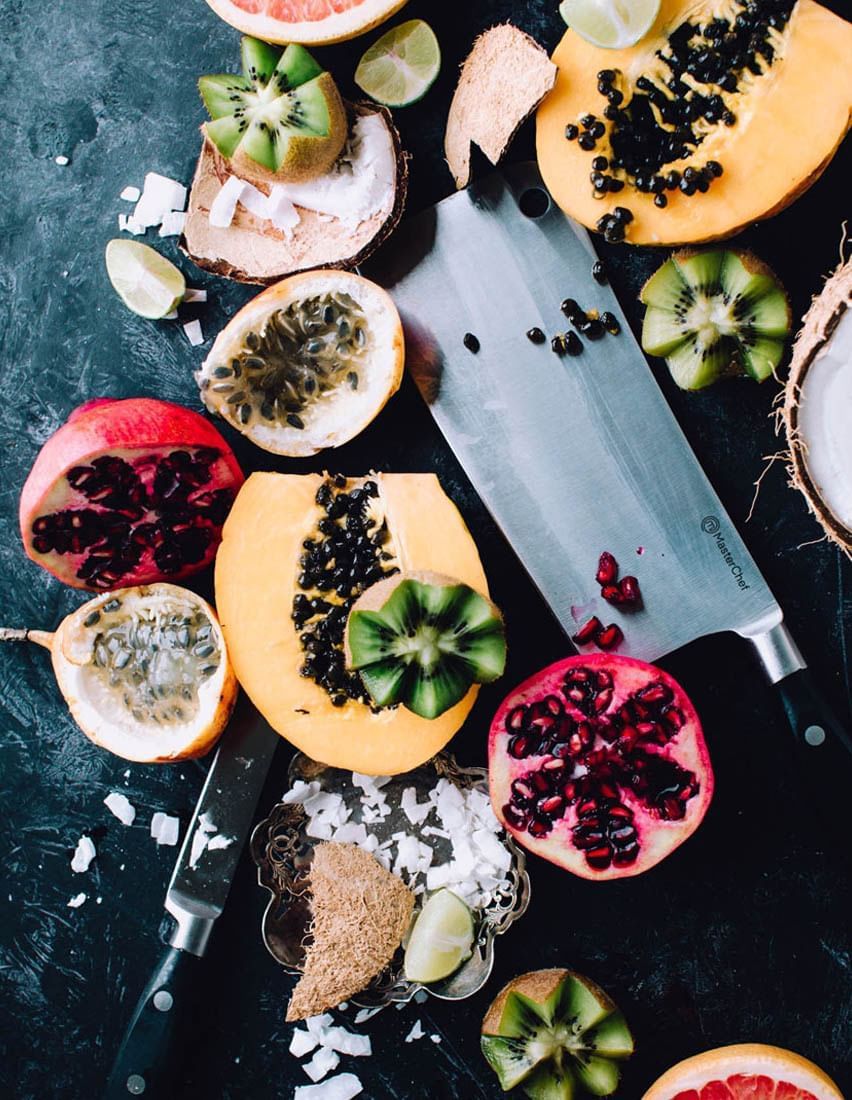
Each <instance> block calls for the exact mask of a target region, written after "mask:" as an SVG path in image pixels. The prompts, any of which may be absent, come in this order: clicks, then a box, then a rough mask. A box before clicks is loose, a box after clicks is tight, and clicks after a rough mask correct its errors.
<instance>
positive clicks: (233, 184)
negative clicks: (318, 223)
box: [209, 114, 396, 235]
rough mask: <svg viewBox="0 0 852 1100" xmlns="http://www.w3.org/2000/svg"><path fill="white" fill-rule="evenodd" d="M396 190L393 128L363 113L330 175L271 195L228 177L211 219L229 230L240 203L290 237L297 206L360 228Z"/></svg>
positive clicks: (282, 187)
mask: <svg viewBox="0 0 852 1100" xmlns="http://www.w3.org/2000/svg"><path fill="white" fill-rule="evenodd" d="M395 186H396V153H395V151H394V146H393V139H392V137H391V133H390V130H389V129H388V127H387V125H386V124H385V122H384V120H383V119H382V117H381V115H379V114H368V115H361V116H360V117H359V118H357V119H356V120H355V123H354V125H353V127H352V133H351V135H350V139H349V142H348V143H347V146H346V148H345V149H344V151H343V153H342V155H341V157H340V159H339V160H338V161H337V163H336V164H335V166H334V167H333V168H332V169H331V171H329V172H326V173H325V174H324V175H321V176H317V177H315V178H314V179H311V180H305V181H303V182H300V183H277V184H274V185H273V187H272V189H271V192H270V194H269V195H264V194H263V192H261V191H259V190H258V189H257V188H256V187H254V186H253V185H252V184H250V183H247V182H245V181H243V180H241V179H238V178H237V177H236V176H229V177H228V179H226V180H225V182H224V183H223V184H222V188H221V190H220V191H219V194H218V195H217V197H216V199H214V201H213V204H212V206H211V208H210V214H209V220H210V224H211V225H212V226H214V227H216V228H219V229H224V228H227V227H228V226H230V224H231V222H232V221H233V218H234V215H235V213H236V208H237V204H238V203H239V204H240V205H241V206H243V207H245V209H246V210H248V211H249V212H250V213H252V214H254V215H255V217H257V218H260V219H261V220H266V221H271V222H272V223H273V224H274V225H275V227H276V228H277V229H281V230H282V231H284V232H285V233H287V234H288V235H289V234H290V233H292V231H293V229H294V228H295V226H296V225H297V224H298V222H299V220H300V219H299V214H298V211H297V209H296V208H297V207H302V208H303V209H305V210H313V211H314V212H315V213H317V214H319V215H321V216H324V217H330V218H336V219H337V220H339V221H340V222H342V223H343V224H344V225H345V226H347V227H348V228H350V229H357V227H358V226H359V225H361V224H362V223H363V222H365V221H368V220H369V219H370V218H372V217H374V216H375V215H377V214H380V213H381V212H382V211H383V210H385V209H386V208H387V206H388V203H389V199H390V197H391V196H392V194H393V189H394V187H395Z"/></svg>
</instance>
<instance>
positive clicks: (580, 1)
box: [559, 0, 660, 50]
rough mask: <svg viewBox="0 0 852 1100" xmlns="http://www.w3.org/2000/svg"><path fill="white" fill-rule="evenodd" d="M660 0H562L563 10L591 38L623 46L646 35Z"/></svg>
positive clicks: (606, 44) (607, 45) (575, 27)
mask: <svg viewBox="0 0 852 1100" xmlns="http://www.w3.org/2000/svg"><path fill="white" fill-rule="evenodd" d="M659 10H660V0H562V3H561V4H560V5H559V14H560V15H561V16H562V18H563V19H564V20H565V22H566V23H567V24H568V26H569V27H571V28H572V30H575V31H576V32H577V34H579V35H580V36H581V37H582V38H585V39H586V41H587V42H591V43H592V44H593V45H595V46H603V47H604V49H608V50H623V49H626V48H627V47H628V46H635V45H636V43H637V42H638V41H639V40H640V39H642V38H644V37H645V35H646V34H647V33H648V31H649V30H650V29H651V27H652V26H653V25H654V20H655V19H656V18H657V12H658V11H659Z"/></svg>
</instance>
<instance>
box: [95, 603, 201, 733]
mask: <svg viewBox="0 0 852 1100" xmlns="http://www.w3.org/2000/svg"><path fill="white" fill-rule="evenodd" d="M83 626H84V627H85V628H88V631H89V633H90V637H91V645H92V661H91V665H90V666H89V673H90V675H92V676H94V677H96V678H97V679H98V680H99V681H100V682H101V683H102V684H103V686H104V687H108V688H109V689H113V690H111V694H116V695H117V693H116V692H115V690H114V689H118V692H119V693H120V694H121V698H122V701H123V703H124V706H125V708H126V709H127V710H128V711H129V712H130V714H131V715H132V716H133V717H134V718H135V719H136V720H137V721H138V722H142V723H149V722H153V723H155V724H157V725H175V724H183V723H186V722H190V721H192V720H193V719H194V718H195V717H196V715H197V714H198V710H199V700H198V685H199V683H200V682H203V681H204V680H206V679H207V678H208V677H209V676H212V674H213V673H214V672H215V671H216V670H217V669H218V667H219V664H220V662H221V660H222V653H221V650H220V647H219V642H218V639H217V637H216V633H215V631H214V629H213V625H212V624H211V622H210V620H209V618H208V617H207V615H206V614H205V613H204V611H202V610H200V609H198V610H191V609H190V608H189V607H178V606H172V607H168V606H165V607H163V606H158V605H153V606H152V605H150V604H149V605H147V606H146V605H144V604H142V605H138V606H136V607H134V608H133V609H132V610H127V609H126V608H123V606H122V603H121V601H120V600H119V599H117V598H116V599H112V600H108V601H107V603H105V604H104V605H103V607H102V608H101V609H100V613H98V612H96V611H95V612H92V613H91V614H90V615H87V616H86V618H85V619H84V621H83Z"/></svg>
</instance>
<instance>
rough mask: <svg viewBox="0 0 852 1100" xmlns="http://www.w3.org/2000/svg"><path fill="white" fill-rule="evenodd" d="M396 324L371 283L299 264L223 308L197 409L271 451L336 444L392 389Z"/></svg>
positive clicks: (399, 363) (397, 355)
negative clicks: (231, 309)
mask: <svg viewBox="0 0 852 1100" xmlns="http://www.w3.org/2000/svg"><path fill="white" fill-rule="evenodd" d="M403 362H404V350H403V335H402V324H401V322H400V319H399V314H398V313H397V311H396V307H395V306H394V304H393V301H392V300H391V298H390V296H389V295H388V294H387V293H385V291H384V290H382V289H381V287H378V286H376V284H375V283H372V282H370V281H369V279H363V278H361V276H360V275H353V274H352V273H351V272H348V271H331V270H328V271H309V272H304V273H303V274H301V275H293V276H291V277H290V278H289V279H284V280H282V281H281V282H280V283H276V284H275V286H272V287H269V289H268V290H265V291H263V293H261V294H259V295H258V296H257V297H256V298H254V299H253V300H252V301H251V302H249V303H248V305H246V306H244V307H243V308H242V309H241V310H240V312H239V313H238V314H237V315H236V316H235V317H232V318H231V320H230V321H229V322H228V324H227V325H226V326H225V328H224V329H223V330H222V331H221V332H220V333H219V335H218V337H217V338H216V341H215V343H214V344H213V347H212V349H211V350H210V354H209V355H208V356H207V358H206V360H205V361H204V364H203V366H202V367H201V370H200V371H199V372H198V374H197V375H196V378H197V380H198V384H199V386H200V388H201V396H202V399H203V401H204V403H205V405H206V406H207V408H208V409H209V410H210V411H211V412H213V413H216V414H218V415H219V416H221V417H223V418H224V419H225V420H227V421H228V422H229V423H230V424H232V425H233V426H234V427H235V428H237V429H238V431H241V432H242V433H243V434H244V435H246V436H248V437H249V439H251V440H252V442H253V443H256V444H257V445H258V446H259V447H263V449H264V450H267V451H272V452H273V453H274V454H284V455H292V456H304V455H311V454H315V453H316V452H317V451H321V450H324V449H325V448H326V447H338V446H340V445H341V444H342V443H346V442H347V441H348V440H350V439H352V438H353V437H354V436H356V435H357V434H358V433H359V432H360V431H362V430H363V429H364V428H366V426H367V425H368V424H369V423H370V421H371V420H372V419H373V418H374V417H375V416H376V415H377V413H378V412H379V411H380V410H381V408H382V407H383V406H384V404H385V402H386V401H387V400H388V399H389V398H390V397H391V396H392V395H393V394H394V393H395V392H396V391H397V389H398V388H399V384H400V381H401V380H402V368H403Z"/></svg>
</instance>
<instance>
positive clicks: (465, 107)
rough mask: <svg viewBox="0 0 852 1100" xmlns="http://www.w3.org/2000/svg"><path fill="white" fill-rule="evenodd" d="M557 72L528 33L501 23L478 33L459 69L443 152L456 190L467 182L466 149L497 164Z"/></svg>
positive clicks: (545, 93) (465, 185)
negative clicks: (474, 149) (477, 151)
mask: <svg viewBox="0 0 852 1100" xmlns="http://www.w3.org/2000/svg"><path fill="white" fill-rule="evenodd" d="M556 73H557V69H556V66H555V65H554V64H553V62H552V61H551V60H550V58H549V57H548V56H547V53H546V52H545V51H544V50H543V49H542V48H541V46H539V44H538V43H537V42H536V41H535V40H534V39H532V38H530V36H529V35H528V34H524V32H523V31H520V30H518V28H517V27H514V26H512V24H511V23H503V24H501V25H499V26H497V27H492V28H491V29H490V30H487V31H485V33H484V34H481V35H480V36H479V37H478V38H477V39H476V41H475V42H474V44H473V49H472V50H471V51H470V53H469V54H468V56H467V60H466V61H465V63H464V64H463V65H462V70H461V76H460V77H459V82H458V85H457V87H456V91H455V95H454V96H453V101H452V103H451V104H450V114H449V117H448V118H447V132H446V134H445V136H444V153H445V155H446V158H447V164H448V165H449V168H450V171H451V172H452V174H453V179H454V180H455V181H456V187H458V188H462V187H467V185H468V183H470V147H471V143H474V144H476V145H478V146H479V148H480V149H481V150H482V152H483V153H484V154H485V156H486V157H488V159H489V160H490V161H491V163H492V164H494V165H496V164H498V163H499V161H500V159H501V158H502V156H503V154H504V153H505V152H506V150H507V149H508V147H509V145H510V144H511V142H512V138H513V137H514V136H515V134H516V133H517V132H518V130H519V128H520V127H521V125H522V124H523V123H524V122H525V121H526V120H527V119H528V118H529V116H530V115H531V114H532V112H533V111H534V110H535V109H536V107H537V106H538V105H539V103H541V101H542V100H543V99H544V97H545V96H546V95H547V93H548V92H549V91H550V90H551V88H552V87H553V85H554V84H555V83H556Z"/></svg>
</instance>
